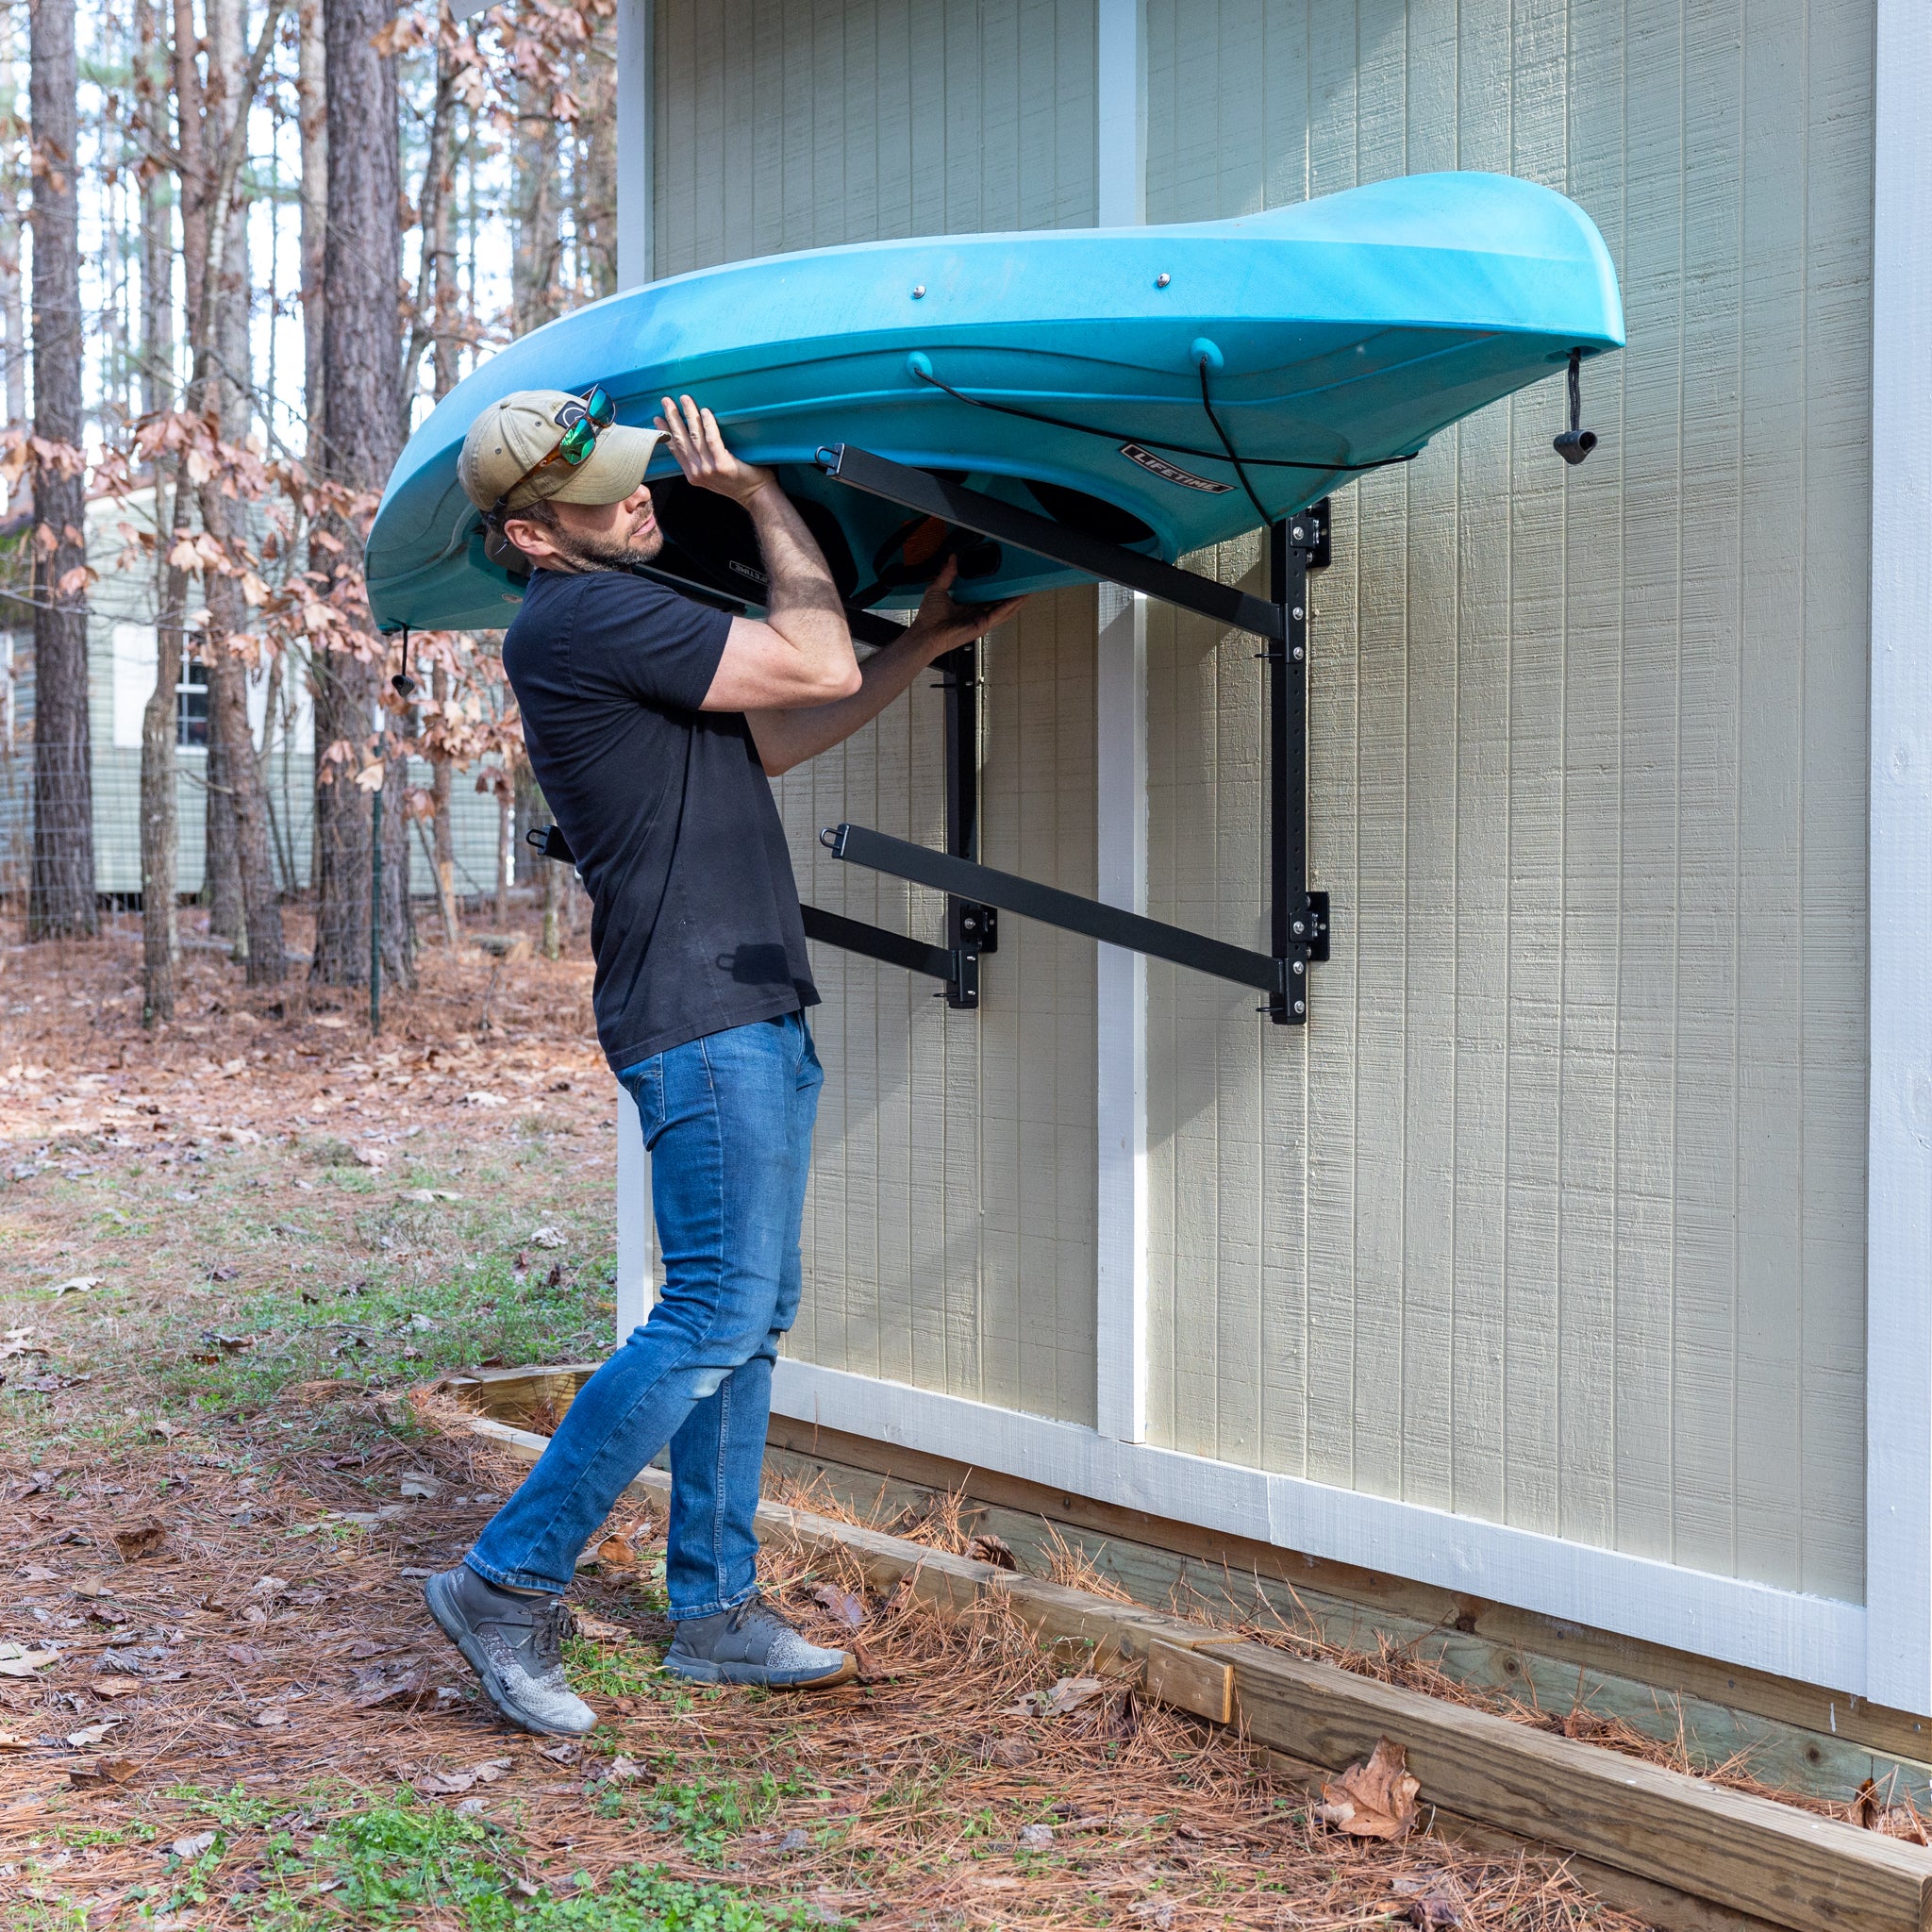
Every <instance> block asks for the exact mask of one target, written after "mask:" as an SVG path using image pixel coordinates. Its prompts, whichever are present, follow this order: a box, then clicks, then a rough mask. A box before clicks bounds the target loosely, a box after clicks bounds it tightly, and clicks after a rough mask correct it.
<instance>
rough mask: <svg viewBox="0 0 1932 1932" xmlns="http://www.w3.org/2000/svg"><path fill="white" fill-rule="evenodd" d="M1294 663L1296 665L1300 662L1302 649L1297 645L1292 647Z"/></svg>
mask: <svg viewBox="0 0 1932 1932" xmlns="http://www.w3.org/2000/svg"><path fill="white" fill-rule="evenodd" d="M1294 661H1295V662H1296V663H1297V664H1299V663H1300V662H1301V661H1302V647H1301V646H1300V645H1299V644H1297V645H1296V646H1295V647H1294Z"/></svg>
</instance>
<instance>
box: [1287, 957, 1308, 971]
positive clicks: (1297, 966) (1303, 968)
mask: <svg viewBox="0 0 1932 1932" xmlns="http://www.w3.org/2000/svg"><path fill="white" fill-rule="evenodd" d="M1289 970H1290V971H1291V972H1293V973H1306V972H1307V967H1306V966H1304V965H1303V964H1302V962H1301V961H1300V960H1299V959H1297V960H1296V961H1295V962H1294V964H1293V966H1291V968H1290V969H1289Z"/></svg>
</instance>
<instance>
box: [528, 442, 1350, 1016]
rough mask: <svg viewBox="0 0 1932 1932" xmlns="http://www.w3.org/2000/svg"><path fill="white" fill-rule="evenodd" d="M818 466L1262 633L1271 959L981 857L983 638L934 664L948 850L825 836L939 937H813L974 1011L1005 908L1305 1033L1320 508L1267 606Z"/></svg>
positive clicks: (898, 475)
mask: <svg viewBox="0 0 1932 1932" xmlns="http://www.w3.org/2000/svg"><path fill="white" fill-rule="evenodd" d="M818 460H819V466H820V467H821V468H822V469H823V470H824V473H825V475H828V476H830V477H833V478H835V479H836V480H837V481H839V482H841V483H844V484H847V485H849V486H850V487H851V488H853V489H855V490H862V491H865V492H867V493H868V494H869V495H873V496H878V497H882V498H884V499H885V500H887V501H888V502H891V503H896V504H899V505H901V506H902V507H904V508H908V509H914V510H919V511H922V512H923V513H924V514H925V515H927V516H932V517H939V518H942V519H943V520H944V521H945V522H946V523H948V524H950V525H957V526H958V527H959V528H961V529H966V530H971V531H974V532H975V533H976V534H978V535H980V536H983V537H990V538H991V539H992V540H993V541H996V542H1000V543H1009V544H1011V545H1013V546H1014V547H1015V548H1016V549H1020V550H1024V551H1027V552H1030V553H1031V554H1032V555H1034V556H1036V557H1040V558H1045V559H1046V560H1047V561H1049V562H1053V563H1059V564H1064V565H1065V566H1067V567H1068V568H1069V569H1072V570H1077V571H1081V572H1084V573H1085V574H1087V575H1090V576H1095V577H1102V578H1105V579H1107V580H1108V581H1109V582H1112V583H1116V584H1120V585H1122V586H1123V587H1124V588H1125V589H1127V590H1130V591H1141V592H1142V593H1143V594H1145V595H1147V596H1150V597H1154V598H1156V599H1158V601H1159V602H1161V603H1164V604H1172V605H1175V606H1177V607H1178V608H1181V609H1183V610H1191V611H1193V612H1195V613H1196V614H1198V615H1200V616H1203V617H1207V618H1209V619H1211V620H1213V621H1214V622H1216V623H1219V624H1226V625H1234V626H1236V627H1237V628H1239V629H1241V630H1246V631H1251V632H1253V633H1254V634H1255V635H1256V636H1257V637H1258V638H1259V639H1261V641H1262V642H1263V644H1264V645H1265V646H1266V648H1265V649H1264V650H1263V651H1262V652H1261V654H1260V655H1261V659H1262V661H1263V662H1264V663H1265V664H1266V665H1267V666H1268V938H1269V950H1268V951H1267V952H1265V953H1259V952H1253V951H1250V950H1248V949H1247V948H1245V947H1241V946H1236V945H1230V944H1228V943H1227V942H1226V941H1223V940H1216V939H1210V938H1208V936H1207V935H1206V934H1204V933H1195V932H1190V931H1188V930H1187V929H1186V928H1185V927H1182V926H1177V925H1168V924H1164V923H1163V922H1162V921H1160V920H1158V919H1149V918H1146V917H1145V916H1144V915H1142V914H1141V913H1137V912H1128V911H1124V910H1123V909H1122V908H1119V907H1116V906H1107V905H1103V904H1102V903H1101V902H1100V901H1098V900H1096V899H1084V898H1082V897H1080V896H1079V895H1078V894H1077V893H1074V892H1063V891H1059V890H1058V888H1057V887H1053V886H1042V885H1039V884H1036V883H1035V882H1034V881H1032V880H1030V879H1024V878H1021V877H1019V876H1017V875H1016V874H1012V873H1004V872H995V871H994V870H993V869H992V868H991V867H990V866H984V865H981V864H979V863H978V862H977V851H978V841H979V786H978V766H979V756H978V754H979V712H978V691H979V685H980V651H981V646H980V644H979V643H978V642H974V643H969V644H962V645H960V646H959V647H958V649H956V650H953V651H949V652H947V653H946V655H945V656H944V657H943V658H939V659H938V660H937V662H936V665H935V669H937V670H938V672H939V673H940V687H939V688H940V690H941V691H942V692H943V693H944V696H945V761H946V774H945V850H944V851H943V852H935V851H933V850H932V849H931V848H930V847H929V846H924V845H914V844H911V843H909V842H908V841H906V840H904V839H894V838H891V837H890V836H888V835H887V834H886V833H883V832H874V831H871V830H869V829H867V828H866V827H865V826H863V825H853V824H840V825H832V826H827V827H826V828H825V830H824V831H823V832H822V833H821V834H820V835H819V836H820V842H821V843H822V844H824V845H825V846H826V847H827V848H828V849H829V850H830V851H831V852H832V853H833V855H834V856H835V857H836V858H841V859H845V860H847V861H849V862H851V863H853V864H856V865H864V866H869V867H871V868H872V869H873V870H874V871H876V872H883V873H889V874H892V875H893V876H894V877H897V878H903V879H908V880H910V881H912V882H913V883H914V884H917V885H924V886H930V887H932V888H933V889H934V890H936V891H941V892H944V893H945V894H946V895H947V898H946V943H945V944H944V945H943V946H929V945H926V944H925V943H924V941H920V940H914V939H910V938H908V937H907V935H905V934H904V933H896V932H891V931H889V930H888V929H887V928H886V927H884V926H877V925H870V924H866V923H865V922H864V921H862V920H857V919H847V918H846V917H845V916H844V915H843V914H842V913H837V912H825V911H823V910H821V909H820V908H818V907H816V906H806V907H804V908H801V909H802V910H803V913H804V915H805V931H806V936H807V938H808V939H813V940H817V941H819V942H820V943H822V944H824V945H830V946H838V947H840V948H841V950H843V951H845V952H850V953H858V954H861V955H862V956H864V957H865V958H870V959H877V960H880V961H882V962H883V963H885V964H886V965H889V966H899V967H903V968H904V969H905V970H906V971H907V972H908V973H917V974H923V975H924V976H926V977H928V978H932V979H937V980H939V981H940V982H941V984H942V986H943V987H944V990H945V998H946V1004H947V1005H948V1006H950V1007H954V1008H960V1009H964V1010H969V1011H970V1010H972V1009H973V1008H976V1007H977V1006H978V1005H979V961H980V957H981V956H982V955H983V954H988V953H991V952H994V951H996V950H997V948H998V944H999V913H1000V911H1001V910H1005V911H1008V912H1012V913H1016V914H1018V915H1019V916H1020V917H1022V918H1024V919H1036V920H1039V921H1041V922H1042V923H1043V924H1048V925H1058V926H1061V927H1063V928H1065V929H1066V930H1067V931H1069V932H1078V933H1085V934H1086V935H1087V936H1088V937H1089V938H1090V939H1095V940H1100V941H1105V942H1106V943H1108V945H1115V946H1121V947H1124V948H1125V949H1126V950H1128V951H1130V952H1138V953H1144V954H1146V955H1148V957H1150V958H1157V959H1166V960H1169V961H1171V962H1172V963H1173V964H1174V965H1177V966H1186V967H1189V968H1191V970H1193V971H1194V972H1197V973H1207V974H1212V975H1213V976H1214V977H1216V978H1220V979H1227V980H1232V981H1233V982H1235V983H1236V984H1237V985H1241V986H1249V987H1253V988H1255V989H1256V990H1257V991H1260V992H1263V993H1265V994H1266V995H1267V1005H1266V1006H1265V1007H1263V1008H1261V1009H1260V1010H1262V1011H1263V1012H1265V1013H1267V1014H1268V1016H1269V1017H1270V1019H1272V1020H1273V1021H1274V1023H1275V1024H1277V1025H1282V1026H1298V1025H1302V1024H1305V1023H1306V1022H1307V1015H1308V983H1307V978H1308V968H1309V967H1310V966H1311V965H1319V964H1321V963H1322V962H1323V961H1324V960H1325V959H1326V958H1328V921H1329V911H1328V894H1327V893H1326V892H1320V891H1309V890H1308V864H1307V747H1308V685H1307V673H1308V575H1309V573H1310V572H1312V571H1318V570H1324V569H1326V568H1327V564H1328V559H1329V517H1328V502H1327V499H1326V498H1325V497H1324V499H1323V500H1322V501H1321V502H1320V503H1318V504H1315V505H1313V506H1312V507H1311V508H1307V509H1305V510H1302V511H1300V512H1298V513H1297V514H1296V515H1294V516H1291V517H1288V518H1285V519H1283V521H1281V522H1280V523H1277V524H1274V525H1271V526H1270V529H1269V532H1268V590H1269V594H1268V596H1267V597H1265V598H1262V597H1257V596H1254V595H1253V594H1251V593H1250V592H1248V591H1242V590H1240V589H1238V588H1237V587H1236V586H1234V585H1232V584H1223V583H1219V582H1217V581H1216V580H1215V579H1213V578H1212V577H1204V576H1199V575H1195V574H1194V573H1193V572H1191V571H1185V570H1179V569H1176V568H1175V567H1174V565H1173V564H1168V563H1163V562H1161V561H1160V560H1159V559H1158V558H1151V557H1143V556H1142V555H1141V553H1140V552H1139V551H1135V550H1127V549H1124V548H1123V547H1122V546H1121V545H1119V544H1117V543H1110V542H1108V541H1106V540H1105V539H1103V538H1099V537H1094V536H1091V535H1090V534H1089V533H1088V532H1086V531H1083V530H1076V529H1073V528H1070V527H1069V526H1068V525H1063V524H1057V523H1055V522H1054V521H1053V520H1052V519H1051V518H1050V517H1043V516H1037V515H1035V514H1034V513H1033V512H1032V511H1031V510H1027V509H1023V508H1019V507H1018V506H1017V505H1014V504H1009V503H1005V502H1003V501H1001V500H1000V499H999V498H998V497H993V496H988V495H986V494H985V493H984V492H983V491H976V490H968V489H966V488H965V487H964V486H963V485H961V484H958V483H955V482H952V481H950V480H949V479H947V478H945V477H943V476H936V475H931V474H930V473H929V472H927V471H924V470H915V469H911V468H909V467H908V466H907V465H906V464H903V463H895V462H892V461H891V460H889V459H888V458H885V457H881V456H875V455H874V454H873V453H872V452H871V451H870V450H863V449H858V448H855V447H854V446H853V445H852V444H850V443H841V444H839V445H838V446H836V447H834V448H827V449H822V450H820V451H819V453H818ZM679 588H696V587H691V586H685V585H680V586H679ZM705 594H706V595H707V596H708V599H709V601H712V602H714V603H719V604H723V603H724V599H722V598H720V597H718V596H717V594H716V593H715V592H706V593H705ZM737 608H740V609H741V608H743V607H742V606H739V607H737ZM847 614H848V616H850V617H851V618H852V620H853V629H854V634H855V635H862V636H864V637H867V638H870V639H872V640H874V641H879V640H882V639H883V640H889V639H890V638H891V636H893V635H896V634H897V626H896V625H891V621H890V620H888V619H885V618H881V617H877V616H875V615H874V614H873V613H871V612H867V611H856V610H855V611H851V612H848V613H847ZM526 836H527V838H528V840H529V842H530V843H531V844H532V845H534V846H535V847H536V848H537V850H538V851H540V852H541V853H543V854H544V855H545V856H546V857H547V858H558V859H563V860H566V861H568V860H570V859H571V858H572V856H573V855H572V853H571V850H570V847H569V845H568V843H567V842H566V841H565V839H564V836H563V833H562V831H561V829H560V828H559V827H558V826H556V825H547V826H542V827H539V828H538V829H536V830H533V831H531V832H530V833H528V834H527V835H526Z"/></svg>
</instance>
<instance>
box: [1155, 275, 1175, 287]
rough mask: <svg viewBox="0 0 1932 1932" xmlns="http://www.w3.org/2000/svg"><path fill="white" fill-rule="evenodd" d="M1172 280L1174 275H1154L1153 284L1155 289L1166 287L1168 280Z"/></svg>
mask: <svg viewBox="0 0 1932 1932" xmlns="http://www.w3.org/2000/svg"><path fill="white" fill-rule="evenodd" d="M1173 280H1174V277H1173V276H1172V275H1156V276H1155V277H1154V286H1155V287H1156V288H1157V289H1164V288H1166V287H1167V285H1168V283H1170V282H1171V281H1173Z"/></svg>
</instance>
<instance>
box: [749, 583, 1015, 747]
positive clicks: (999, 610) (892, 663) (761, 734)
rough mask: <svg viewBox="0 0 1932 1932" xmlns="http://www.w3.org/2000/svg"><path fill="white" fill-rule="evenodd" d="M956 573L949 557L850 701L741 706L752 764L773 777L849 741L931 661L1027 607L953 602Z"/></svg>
mask: <svg viewBox="0 0 1932 1932" xmlns="http://www.w3.org/2000/svg"><path fill="white" fill-rule="evenodd" d="M957 575H958V567H957V566H956V564H955V563H954V561H953V559H952V558H947V559H946V562H945V567H944V568H943V569H942V570H941V572H940V574H939V575H938V576H936V577H935V578H934V579H933V580H932V587H931V589H929V590H928V591H926V593H925V595H924V597H923V598H922V599H921V600H920V605H919V614H918V616H916V617H915V618H914V619H913V620H912V622H911V623H910V624H909V625H907V626H906V635H905V636H904V637H900V638H894V639H893V640H892V641H891V643H890V644H888V645H886V647H885V648H884V649H883V650H881V651H875V652H874V653H873V655H872V657H871V658H868V659H867V660H866V665H865V670H864V673H863V675H861V678H860V681H859V687H858V691H855V692H853V693H852V694H851V695H850V696H848V697H842V698H840V699H839V700H837V701H836V702H835V703H832V704H825V705H814V706H809V707H803V708H796V709H785V710H776V709H774V710H760V709H757V708H747V710H746V716H747V717H748V718H749V720H750V722H751V735H752V741H753V742H754V743H755V744H756V745H757V746H758V761H759V762H760V763H761V764H762V765H763V766H764V768H765V770H766V771H767V772H768V773H770V774H771V775H772V776H773V777H774V778H775V777H776V776H777V775H778V774H779V773H780V772H785V771H790V770H791V767H792V766H793V765H796V764H799V763H802V762H803V761H804V760H805V759H806V758H816V757H817V756H818V755H819V753H820V752H822V751H824V750H825V749H826V748H827V747H828V746H830V745H834V744H839V743H841V742H842V741H844V740H845V739H848V738H850V737H851V736H852V734H853V733H854V732H855V731H857V730H858V728H859V726H860V725H862V724H869V723H870V722H871V721H872V720H873V719H874V718H876V717H877V716H878V714H879V713H880V712H881V711H883V710H884V709H885V708H886V707H887V706H888V705H890V704H891V702H892V701H893V699H894V698H896V697H898V696H899V695H900V693H901V692H902V691H905V690H906V689H907V688H908V686H909V685H910V684H911V683H912V681H913V679H914V678H916V677H917V676H918V675H919V674H920V673H921V672H922V671H924V669H925V667H926V666H927V665H928V664H930V663H931V662H932V661H933V659H934V658H938V657H941V656H943V655H944V653H946V652H947V651H950V650H953V649H955V648H956V647H957V646H958V645H960V644H968V643H971V642H972V641H973V640H974V638H981V637H984V636H985V635H986V634H987V632H988V631H990V630H991V629H992V627H993V626H994V625H999V624H1005V623H1006V622H1007V620H1008V618H1009V617H1011V616H1012V615H1013V613H1014V612H1015V611H1016V610H1018V609H1019V608H1020V607H1021V605H1023V604H1024V603H1025V601H1026V600H1025V598H1024V597H1009V598H1008V600H1007V601H1006V602H1005V603H1004V604H956V603H954V602H953V595H952V591H953V579H954V578H955V577H956V576H957Z"/></svg>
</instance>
